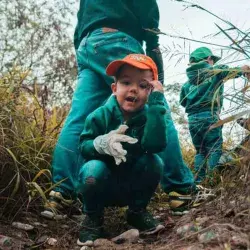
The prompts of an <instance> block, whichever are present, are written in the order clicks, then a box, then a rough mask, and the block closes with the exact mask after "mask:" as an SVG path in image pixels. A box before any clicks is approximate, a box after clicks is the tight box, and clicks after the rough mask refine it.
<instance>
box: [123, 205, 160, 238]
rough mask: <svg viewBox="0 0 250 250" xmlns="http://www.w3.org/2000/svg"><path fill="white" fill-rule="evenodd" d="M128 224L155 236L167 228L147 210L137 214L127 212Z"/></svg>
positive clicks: (130, 211)
mask: <svg viewBox="0 0 250 250" xmlns="http://www.w3.org/2000/svg"><path fill="white" fill-rule="evenodd" d="M127 222H128V224H129V225H131V226H132V227H135V228H136V229H138V230H139V231H142V232H143V233H144V234H147V235H148V234H155V233H157V232H159V231H160V230H162V229H164V228H165V227H164V226H163V225H161V224H160V222H159V221H157V220H156V219H154V217H153V215H152V214H151V213H150V212H148V211H147V210H145V209H144V210H140V211H136V212H135V211H132V210H127Z"/></svg>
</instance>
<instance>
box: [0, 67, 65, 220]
mask: <svg viewBox="0 0 250 250" xmlns="http://www.w3.org/2000/svg"><path fill="white" fill-rule="evenodd" d="M28 77H29V72H27V71H22V70H21V69H20V68H17V67H16V68H13V69H12V70H10V71H9V72H7V73H5V74H2V76H1V77H0V103H1V106H0V119H1V122H0V133H1V136H0V158H1V163H0V171H1V174H0V176H1V180H0V207H1V209H0V215H2V214H4V213H5V212H8V213H9V212H11V213H13V212H17V211H19V210H20V207H23V206H27V205H28V204H29V203H30V202H31V201H32V199H34V198H36V197H37V196H38V193H40V194H39V196H43V195H42V194H43V192H44V190H46V189H48V188H49V187H50V185H51V183H50V171H49V168H50V161H51V154H52V149H53V147H54V145H55V142H56V138H57V135H58V132H59V129H60V125H61V123H62V121H63V118H64V115H65V113H66V111H65V112H58V108H52V109H48V106H47V99H48V93H47V91H46V88H44V89H42V88H41V87H39V85H36V84H33V85H32V86H27V85H23V81H24V80H25V79H27V78H28ZM42 190H43V191H42ZM9 208H11V210H10V209H9Z"/></svg>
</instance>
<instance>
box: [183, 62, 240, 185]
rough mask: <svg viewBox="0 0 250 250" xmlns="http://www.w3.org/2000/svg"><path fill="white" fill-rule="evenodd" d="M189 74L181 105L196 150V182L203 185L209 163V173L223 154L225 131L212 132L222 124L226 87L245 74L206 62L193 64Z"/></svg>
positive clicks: (220, 128) (187, 71)
mask: <svg viewBox="0 0 250 250" xmlns="http://www.w3.org/2000/svg"><path fill="white" fill-rule="evenodd" d="M186 73H187V77H188V82H186V83H185V84H184V85H183V87H182V89H181V94H180V104H181V105H182V106H183V107H185V110H186V113H187V114H188V122H189V131H190V134H191V137H192V141H193V144H194V146H195V149H196V156H195V163H194V169H195V172H196V173H197V179H196V182H200V181H202V180H203V179H204V178H205V174H206V162H207V165H208V171H209V172H210V171H212V170H213V169H214V168H215V167H216V165H217V163H218V161H219V159H220V156H221V154H222V143H223V139H222V127H217V128H214V129H211V130H210V129H209V128H210V126H211V125H212V124H214V123H216V122H217V121H219V114H220V111H221V108H222V105H223V89H224V85H223V83H224V82H225V81H226V80H228V79H232V78H236V77H239V76H241V75H242V73H241V70H240V68H229V67H228V66H226V65H218V66H211V65H210V64H208V63H207V62H206V61H200V62H198V63H195V64H192V65H191V66H190V67H189V68H187V70H186Z"/></svg>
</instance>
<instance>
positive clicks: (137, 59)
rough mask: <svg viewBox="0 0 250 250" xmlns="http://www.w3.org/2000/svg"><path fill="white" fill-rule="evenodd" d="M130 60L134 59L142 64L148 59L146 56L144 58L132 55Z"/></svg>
mask: <svg viewBox="0 0 250 250" xmlns="http://www.w3.org/2000/svg"><path fill="white" fill-rule="evenodd" d="M130 58H131V59H133V60H136V61H138V62H142V61H146V58H145V56H142V55H135V54H134V55H130Z"/></svg>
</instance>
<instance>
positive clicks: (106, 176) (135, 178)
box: [78, 92, 167, 214]
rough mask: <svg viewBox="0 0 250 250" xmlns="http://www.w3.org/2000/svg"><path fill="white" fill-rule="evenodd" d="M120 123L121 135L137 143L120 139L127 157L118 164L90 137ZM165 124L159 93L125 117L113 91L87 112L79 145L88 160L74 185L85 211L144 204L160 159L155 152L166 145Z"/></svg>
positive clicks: (158, 174) (134, 207) (155, 180)
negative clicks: (95, 107)
mask: <svg viewBox="0 0 250 250" xmlns="http://www.w3.org/2000/svg"><path fill="white" fill-rule="evenodd" d="M121 124H126V125H128V127H129V128H128V130H127V131H126V135H128V136H131V137H133V138H137V139H138V142H137V143H135V144H128V143H123V148H124V149H126V150H127V155H126V162H124V163H121V164H120V165H118V166H117V165H115V161H114V158H113V157H112V156H110V155H102V154H99V153H98V152H97V151H96V149H95V147H94V143H93V141H94V139H95V138H96V137H97V136H100V135H104V134H107V133H109V132H110V131H111V130H115V129H117V128H118V127H119V126H120V125H121ZM166 128H167V125H166V108H165V103H164V95H163V94H162V93H160V92H153V93H151V94H150V96H149V100H148V105H145V107H144V108H143V109H142V110H140V111H138V112H137V113H136V114H134V115H133V117H132V118H130V119H129V120H127V121H124V118H123V115H122V112H121V110H120V107H119V104H118V102H117V100H116V97H115V96H111V97H110V98H109V100H108V101H107V103H106V104H105V105H103V106H102V107H100V108H98V109H97V110H95V111H94V112H93V113H91V114H90V115H89V116H88V117H87V119H86V122H85V127H84V130H83V132H82V134H81V137H80V147H79V149H80V152H81V153H82V155H83V157H84V158H85V159H86V160H87V162H86V163H85V164H83V166H82V167H81V169H80V174H79V186H78V190H79V192H80V193H82V194H83V200H84V207H83V210H84V212H85V213H87V214H91V213H102V212H103V208H104V207H105V206H110V205H116V206H121V205H122V206H123V205H129V207H130V209H132V210H140V209H145V208H146V206H147V204H148V203H149V201H150V198H151V197H152V195H153V193H154V191H155V189H156V187H157V185H158V183H159V181H160V177H161V171H162V167H163V162H162V160H161V159H160V157H159V156H158V155H157V153H159V152H161V151H162V150H163V149H164V148H165V147H166V145H167V141H166V138H167V136H166V133H167V129H166Z"/></svg>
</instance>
